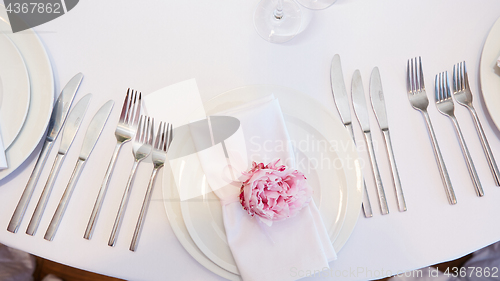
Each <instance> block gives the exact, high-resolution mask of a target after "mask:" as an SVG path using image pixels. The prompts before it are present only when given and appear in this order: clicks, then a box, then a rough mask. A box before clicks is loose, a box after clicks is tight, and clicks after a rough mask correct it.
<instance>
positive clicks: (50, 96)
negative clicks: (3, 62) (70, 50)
mask: <svg viewBox="0 0 500 281" xmlns="http://www.w3.org/2000/svg"><path fill="white" fill-rule="evenodd" d="M7 18H8V17H7V12H6V11H5V7H4V6H2V5H0V32H1V33H3V34H5V35H6V36H7V37H9V39H10V40H11V41H12V42H13V43H14V44H15V45H16V47H17V49H18V50H19V52H20V53H21V55H22V56H23V59H24V62H25V64H26V68H27V70H28V75H29V78H30V88H31V100H30V106H29V110H28V115H27V116H26V120H25V121H24V125H23V127H22V129H21V132H20V133H19V134H18V135H17V137H16V139H15V140H14V142H13V143H12V144H11V145H10V147H9V148H8V149H7V150H6V151H5V155H6V157H7V162H8V163H9V168H7V169H4V170H2V171H0V180H1V179H3V178H5V177H6V176H8V175H9V174H10V173H12V172H13V171H14V170H15V169H17V168H18V167H19V166H20V165H21V164H22V163H23V162H24V161H25V160H26V158H28V156H29V155H30V154H31V153H32V152H33V150H34V149H35V147H36V146H37V144H38V143H39V142H40V140H41V139H42V137H43V136H44V135H45V130H46V129H47V124H48V123H49V119H50V114H51V112H52V107H53V105H54V78H53V76H52V67H51V65H50V61H49V58H48V56H47V53H46V52H45V49H44V47H43V45H42V43H41V42H40V40H39V39H38V36H37V35H36V34H35V33H34V32H33V31H32V30H31V29H27V30H25V31H21V32H18V33H15V34H12V30H11V28H10V25H9V24H8V20H6V19H7Z"/></svg>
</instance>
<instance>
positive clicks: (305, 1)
mask: <svg viewBox="0 0 500 281" xmlns="http://www.w3.org/2000/svg"><path fill="white" fill-rule="evenodd" d="M297 2H299V4H300V5H302V6H304V7H306V8H308V9H312V10H322V9H326V8H328V7H330V6H331V5H333V3H335V2H337V0H297Z"/></svg>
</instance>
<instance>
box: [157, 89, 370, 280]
mask: <svg viewBox="0 0 500 281" xmlns="http://www.w3.org/2000/svg"><path fill="white" fill-rule="evenodd" d="M247 87H266V88H273V87H278V88H280V89H282V90H283V89H285V90H290V91H293V92H299V93H301V94H302V95H303V96H305V97H307V98H309V99H310V100H312V101H313V102H314V103H316V104H317V105H318V106H319V107H320V108H322V109H323V111H324V112H325V113H326V114H328V115H330V117H331V118H332V119H333V120H336V123H338V124H337V125H341V126H342V127H343V124H341V122H340V120H339V119H338V117H337V116H335V115H333V114H332V112H331V111H329V110H328V109H327V108H326V107H324V106H323V105H322V104H321V103H319V102H318V101H317V100H315V99H314V98H313V97H311V96H309V95H307V94H304V93H302V92H300V91H298V90H295V89H291V88H289V87H286V86H279V85H262V84H257V85H246V86H241V87H237V88H233V89H231V90H228V91H225V92H223V93H221V94H219V95H216V96H214V97H213V98H211V99H210V100H212V99H215V98H217V97H219V96H221V95H224V94H226V93H227V92H232V91H235V90H238V89H241V88H247ZM206 102H208V101H204V103H206ZM339 128H340V126H339ZM345 134H346V135H348V132H347V130H346V131H345ZM346 140H348V141H349V142H352V140H351V138H350V137H348V138H346ZM353 147H354V143H353ZM350 153H352V154H353V155H354V156H356V157H354V160H353V162H354V169H351V170H350V173H352V175H351V177H352V178H356V179H355V183H352V187H351V188H350V190H352V193H353V194H352V196H351V200H352V202H350V201H349V196H348V197H347V210H348V212H349V213H350V214H351V215H352V219H351V220H350V222H349V223H347V224H346V222H345V219H344V222H343V225H342V229H341V231H340V233H342V232H343V231H344V232H346V233H347V235H346V234H344V235H340V234H339V235H338V237H337V239H336V241H335V242H337V243H335V242H334V248H335V250H336V252H337V253H338V252H339V251H340V250H341V249H342V247H343V245H345V243H346V242H347V240H348V238H349V236H350V235H351V233H352V231H353V230H354V227H355V225H356V223H357V221H358V218H359V214H360V212H361V202H362V174H361V168H360V164H359V157H358V154H357V151H356V150H354V149H353V150H352V151H351V152H350ZM164 173H168V175H166V176H169V175H171V171H170V169H165V171H164ZM346 180H347V181H348V186H350V183H349V177H348V176H347V175H346ZM170 182H171V181H170ZM170 182H169V184H170ZM166 184H167V183H166V182H164V183H163V184H162V194H163V195H164V197H165V198H164V199H166V198H168V189H169V188H168V186H167V187H166ZM174 184H175V183H174ZM350 193H351V192H350ZM164 202H165V204H164V207H165V211H166V212H167V217H169V220H171V219H172V218H173V216H175V214H169V207H168V206H167V205H168V204H169V203H168V202H169V200H164ZM179 208H180V207H179ZM346 217H347V215H346ZM174 219H175V218H174ZM177 223H178V222H176V223H175V224H174V225H175V227H178V226H177V225H176V224H177ZM184 227H185V223H184ZM344 227H345V229H344ZM180 231H181V230H180V229H177V231H174V233H176V236H177V238H178V240H187V239H185V237H184V235H186V233H182V235H183V236H179V235H178V232H180ZM187 235H189V233H187ZM189 239H191V240H192V238H191V237H189ZM183 242H184V243H189V242H188V241H182V242H181V244H183V246H184V243H183ZM193 243H194V241H193ZM335 244H336V245H335ZM189 246H190V247H191V246H193V245H189ZM194 246H195V247H196V248H197V250H199V251H200V252H201V250H200V249H199V248H198V247H197V246H196V244H195V245H194ZM186 250H187V251H188V253H189V254H191V255H193V253H192V251H189V250H188V249H186ZM202 255H203V257H204V258H206V259H207V260H206V261H204V263H202V265H204V266H205V267H206V268H207V269H209V270H210V271H212V272H214V273H216V274H218V275H220V276H223V275H221V274H224V275H227V273H229V274H231V275H232V276H233V277H235V278H236V277H237V278H239V275H236V274H233V273H230V272H228V271H226V270H225V269H223V268H221V267H219V266H218V265H217V264H215V263H214V262H213V261H211V260H210V259H208V257H207V256H205V255H204V254H202ZM193 257H194V256H193ZM194 258H195V257H194ZM200 258H201V257H198V258H195V259H196V260H197V261H199V259H200ZM200 263H201V262H200ZM208 265H209V266H208ZM223 277H224V276H223ZM225 278H227V277H225Z"/></svg>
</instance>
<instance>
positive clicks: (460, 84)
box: [453, 62, 500, 186]
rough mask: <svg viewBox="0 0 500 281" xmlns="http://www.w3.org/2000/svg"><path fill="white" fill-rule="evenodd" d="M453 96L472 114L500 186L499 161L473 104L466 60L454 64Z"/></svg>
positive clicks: (489, 163)
mask: <svg viewBox="0 0 500 281" xmlns="http://www.w3.org/2000/svg"><path fill="white" fill-rule="evenodd" d="M453 96H454V97H455V100H456V101H457V102H458V103H459V104H461V105H463V106H465V107H466V108H467V109H468V110H469V112H470V114H471V115H472V120H474V125H475V127H476V131H477V134H478V135H479V139H480V140H481V145H482V146H483V150H484V154H485V155H486V160H488V165H489V166H490V171H491V174H492V175H493V179H494V181H495V184H496V185H497V186H500V172H499V171H498V166H497V163H496V161H495V158H494V157H493V153H492V152H491V148H490V144H489V143H488V140H487V139H486V134H485V133H484V130H483V126H481V122H480V121H479V117H478V116H477V113H476V110H475V109H474V106H473V105H472V92H471V90H470V87H469V77H468V74H467V67H466V66H465V62H460V63H457V64H456V65H454V66H453Z"/></svg>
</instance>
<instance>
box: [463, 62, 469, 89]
mask: <svg viewBox="0 0 500 281" xmlns="http://www.w3.org/2000/svg"><path fill="white" fill-rule="evenodd" d="M463 76H464V90H465V89H470V88H469V75H467V67H466V66H465V61H464V62H463Z"/></svg>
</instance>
